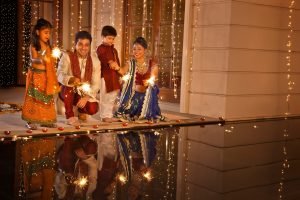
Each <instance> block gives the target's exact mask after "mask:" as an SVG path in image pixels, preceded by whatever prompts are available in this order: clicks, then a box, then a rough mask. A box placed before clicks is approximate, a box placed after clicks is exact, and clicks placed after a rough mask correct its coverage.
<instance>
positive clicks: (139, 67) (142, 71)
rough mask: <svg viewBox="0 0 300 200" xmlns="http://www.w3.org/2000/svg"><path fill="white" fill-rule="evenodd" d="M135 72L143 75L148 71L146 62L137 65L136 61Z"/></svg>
mask: <svg viewBox="0 0 300 200" xmlns="http://www.w3.org/2000/svg"><path fill="white" fill-rule="evenodd" d="M136 71H137V72H138V73H139V74H145V73H146V72H147V71H148V65H147V64H146V62H143V63H139V62H137V61H136Z"/></svg>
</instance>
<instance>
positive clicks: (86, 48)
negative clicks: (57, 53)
mask: <svg viewBox="0 0 300 200" xmlns="http://www.w3.org/2000/svg"><path fill="white" fill-rule="evenodd" d="M90 47H91V42H90V40H89V39H79V40H78V41H77V43H76V45H75V49H76V51H77V53H78V54H79V56H81V57H83V58H85V57H86V56H87V55H88V53H89V52H90Z"/></svg>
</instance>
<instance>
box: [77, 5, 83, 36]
mask: <svg viewBox="0 0 300 200" xmlns="http://www.w3.org/2000/svg"><path fill="white" fill-rule="evenodd" d="M82 18H83V17H82V1H81V0H80V1H79V16H78V28H79V30H80V31H81V29H82Z"/></svg>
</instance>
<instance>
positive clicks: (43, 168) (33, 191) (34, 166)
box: [0, 118, 300, 200]
mask: <svg viewBox="0 0 300 200" xmlns="http://www.w3.org/2000/svg"><path fill="white" fill-rule="evenodd" d="M299 120H300V119H297V118H291V119H269V120H264V121H259V120H256V121H244V122H232V123H226V124H225V125H218V124H215V125H204V126H203V125H201V126H187V127H176V128H173V127H170V128H159V129H152V130H137V131H130V130H126V131H121V132H109V133H101V134H82V135H68V136H59V137H54V136H53V137H43V138H38V137H37V138H34V139H28V138H27V139H26V140H25V139H20V140H17V141H5V142H2V143H1V145H0V150H1V151H0V152H1V156H0V163H1V165H0V166H1V172H0V173H1V177H3V178H2V179H1V182H2V183H1V193H0V197H1V198H0V199H116V200H118V199H120V200H123V199H124V200H125V199H126V200H127V199H130V200H131V199H151V200H152V199H170V200H171V199H195V200H196V199H197V200H198V199H199V200H202V199H203V200H221V199H222V200H224V199H226V200H227V199H228V200H235V199H237V200H239V199H249V200H250V199H251V200H253V199H262V200H269V199H287V200H289V199H300V191H299V187H300V170H299V169H300V162H299V158H300V128H299V126H300V123H299ZM2 169H3V170H2ZM4 180H5V181H4ZM5 183H6V184H5ZM3 185H4V187H2V186H3Z"/></svg>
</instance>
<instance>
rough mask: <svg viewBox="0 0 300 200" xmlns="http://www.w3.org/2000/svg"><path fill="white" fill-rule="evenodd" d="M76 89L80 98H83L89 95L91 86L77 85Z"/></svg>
mask: <svg viewBox="0 0 300 200" xmlns="http://www.w3.org/2000/svg"><path fill="white" fill-rule="evenodd" d="M76 89H77V92H78V94H79V95H80V96H85V95H87V94H89V93H90V91H91V85H90V84H89V83H81V84H79V85H77V87H76Z"/></svg>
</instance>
